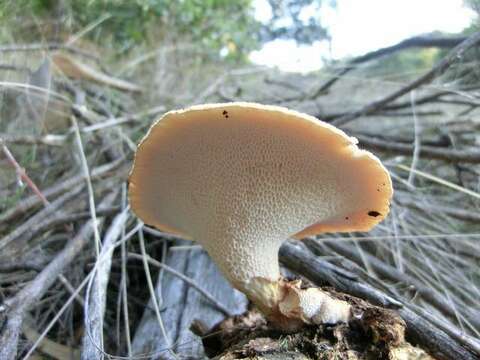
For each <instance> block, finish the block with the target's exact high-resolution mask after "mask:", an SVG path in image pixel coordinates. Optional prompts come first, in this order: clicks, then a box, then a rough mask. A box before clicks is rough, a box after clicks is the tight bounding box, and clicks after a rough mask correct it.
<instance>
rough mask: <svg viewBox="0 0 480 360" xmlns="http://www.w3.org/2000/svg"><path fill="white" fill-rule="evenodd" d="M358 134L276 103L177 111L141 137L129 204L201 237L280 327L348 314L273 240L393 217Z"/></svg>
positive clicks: (380, 171) (375, 164) (365, 226)
mask: <svg viewBox="0 0 480 360" xmlns="http://www.w3.org/2000/svg"><path fill="white" fill-rule="evenodd" d="M356 142H357V141H356V139H355V138H352V137H349V136H347V135H346V134H345V133H344V132H343V131H341V130H339V129H337V128H335V127H334V126H332V125H329V124H327V123H324V122H322V121H319V120H318V119H316V118H314V117H312V116H308V115H305V114H302V113H299V112H296V111H292V110H288V109H285V108H282V107H277V106H265V105H259V104H254V103H226V104H208V105H202V106H193V107H190V108H187V109H183V110H178V111H170V112H168V113H166V114H165V115H164V116H163V117H162V118H160V119H159V120H158V121H157V122H155V124H154V125H153V126H152V127H151V128H150V131H149V132H148V134H147V135H146V136H145V137H144V139H143V140H142V142H141V143H140V145H139V148H138V151H137V153H136V156H135V162H134V166H133V169H132V172H131V174H130V179H129V180H130V185H129V196H130V203H131V206H132V209H133V211H134V212H135V213H136V214H137V215H138V217H140V218H141V219H142V220H143V221H144V222H145V223H147V224H149V225H153V226H155V227H157V228H160V229H163V230H165V231H168V232H172V233H175V234H179V235H182V236H184V237H185V238H190V239H194V240H195V241H197V242H199V243H200V244H201V245H202V246H203V247H204V248H205V249H206V250H207V252H208V253H209V255H210V256H211V258H212V259H213V261H214V262H215V263H216V264H217V265H218V267H219V268H220V270H221V271H222V273H223V274H224V275H225V276H226V277H227V279H228V280H229V281H230V282H231V283H232V285H233V286H234V287H235V288H237V289H238V290H240V291H242V292H244V293H245V294H246V295H247V296H248V298H249V299H250V300H252V301H253V302H254V303H255V304H256V305H257V307H258V308H259V309H260V310H261V311H262V312H263V313H264V314H265V315H266V316H267V318H268V319H269V320H271V321H272V322H273V323H275V324H276V325H277V326H279V327H282V328H284V329H292V328H295V327H296V326H298V324H299V323H335V322H339V321H347V320H348V319H349V317H350V306H349V305H348V304H347V303H346V302H344V301H341V300H337V299H334V298H333V297H331V296H330V295H328V294H327V293H326V292H324V291H322V290H320V289H317V288H310V289H302V288H301V286H300V281H298V280H297V281H294V282H287V281H285V280H283V279H282V277H281V276H280V271H279V264H278V250H279V248H280V245H281V244H282V242H283V241H285V240H286V239H288V238H289V237H295V238H301V237H305V236H309V235H315V234H319V233H324V232H349V231H367V230H369V229H371V228H372V227H373V226H375V225H376V224H377V223H379V222H380V221H381V220H382V219H383V218H384V217H385V216H386V215H387V213H388V211H389V201H390V198H391V196H392V184H391V180H390V176H389V174H388V172H387V170H386V169H385V168H384V167H383V165H382V164H381V163H380V161H379V160H378V159H377V158H376V157H375V156H374V155H372V154H371V153H370V152H367V151H364V150H360V149H358V147H357V145H356Z"/></svg>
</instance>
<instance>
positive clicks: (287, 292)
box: [245, 278, 351, 331]
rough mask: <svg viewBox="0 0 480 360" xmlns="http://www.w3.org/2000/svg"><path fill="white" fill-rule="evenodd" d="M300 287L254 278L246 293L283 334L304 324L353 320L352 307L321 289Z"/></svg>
mask: <svg viewBox="0 0 480 360" xmlns="http://www.w3.org/2000/svg"><path fill="white" fill-rule="evenodd" d="M301 283H302V282H301V280H294V281H290V282H288V281H285V280H284V279H280V280H278V281H268V280H266V279H263V278H254V279H252V281H251V282H250V285H249V287H248V290H247V291H245V293H246V294H247V296H248V298H249V299H250V300H252V302H253V303H254V304H255V305H256V306H257V307H258V308H259V309H260V311H261V312H262V313H263V314H264V315H265V316H266V317H267V319H268V320H269V321H270V322H271V323H272V324H273V325H274V326H276V327H278V328H279V329H281V330H285V331H295V330H298V329H299V328H301V327H302V326H304V325H305V324H336V323H339V322H348V321H349V320H350V317H351V306H350V304H348V303H347V302H346V301H343V300H339V299H336V298H334V297H332V296H331V295H330V294H328V293H327V292H325V291H323V290H321V289H319V288H313V287H312V288H304V289H302V288H301Z"/></svg>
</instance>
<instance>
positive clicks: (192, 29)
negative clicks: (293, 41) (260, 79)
mask: <svg viewBox="0 0 480 360" xmlns="http://www.w3.org/2000/svg"><path fill="white" fill-rule="evenodd" d="M101 17H105V20H104V21H103V22H102V23H101V24H99V25H97V26H95V27H93V29H92V30H91V31H90V32H88V35H87V36H88V37H90V38H93V39H95V42H97V43H99V44H101V45H104V44H105V43H107V44H108V43H110V44H111V43H112V42H113V45H114V46H113V47H114V48H115V49H117V50H120V51H125V50H128V49H130V48H132V47H133V46H135V45H138V44H140V43H143V42H146V41H152V42H158V43H160V42H161V41H162V40H164V39H165V38H168V39H169V40H172V39H173V40H175V39H179V38H181V39H183V40H187V41H191V42H193V43H195V44H196V45H198V46H200V47H201V48H203V49H205V51H206V52H208V51H212V52H215V53H216V54H218V53H219V51H220V50H222V49H224V51H223V52H224V53H225V54H226V55H227V56H230V57H238V56H242V54H247V53H248V52H249V51H251V50H252V49H255V48H257V47H258V45H259V41H258V40H259V39H258V36H256V35H255V34H256V33H257V30H258V28H259V26H260V24H259V23H258V22H257V21H256V20H255V18H254V16H253V7H252V1H251V0H68V1H67V0H65V1H62V0H31V1H29V0H18V1H14V0H10V1H7V2H6V3H5V4H2V3H1V2H0V20H3V21H2V22H3V23H9V25H11V26H10V28H12V26H14V25H15V23H17V24H18V23H19V22H22V20H20V19H22V18H23V19H25V18H30V19H38V18H43V19H44V20H46V21H47V22H48V21H51V20H52V19H55V20H56V21H58V20H59V21H60V22H61V23H62V26H63V27H64V28H66V27H69V26H70V24H72V27H71V28H70V29H68V30H69V31H79V30H81V29H83V28H85V27H87V26H89V25H91V24H94V23H95V22H96V21H98V19H100V18H101ZM102 42H103V44H102Z"/></svg>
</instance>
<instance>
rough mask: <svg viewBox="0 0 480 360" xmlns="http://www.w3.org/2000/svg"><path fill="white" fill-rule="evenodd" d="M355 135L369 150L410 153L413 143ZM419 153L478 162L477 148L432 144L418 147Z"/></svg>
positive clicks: (452, 159)
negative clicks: (436, 145)
mask: <svg viewBox="0 0 480 360" xmlns="http://www.w3.org/2000/svg"><path fill="white" fill-rule="evenodd" d="M355 137H356V138H357V139H358V140H359V142H360V145H361V146H362V147H364V148H367V149H370V150H379V151H386V152H390V153H394V154H397V155H398V154H401V155H412V154H413V149H414V147H413V145H410V144H404V143H399V142H395V141H387V140H382V139H379V138H374V137H366V136H363V135H357V134H355ZM420 155H421V156H424V157H427V158H430V159H437V160H443V161H447V162H454V163H457V162H464V163H470V164H479V163H480V151H479V150H456V149H445V148H438V147H434V146H425V145H422V147H421V148H420Z"/></svg>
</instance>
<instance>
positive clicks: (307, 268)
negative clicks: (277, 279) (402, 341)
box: [279, 241, 480, 360]
mask: <svg viewBox="0 0 480 360" xmlns="http://www.w3.org/2000/svg"><path fill="white" fill-rule="evenodd" d="M279 255H280V261H281V262H282V263H283V264H285V265H286V266H287V267H289V268H291V269H292V270H294V271H295V272H297V273H299V274H301V275H304V276H305V277H307V278H308V279H310V280H312V281H313V282H315V283H317V285H320V284H321V285H324V284H326V283H327V284H330V285H332V286H334V287H335V289H336V290H338V291H341V292H344V293H346V294H350V295H353V296H356V297H359V298H362V299H365V300H367V301H369V302H371V303H372V304H374V305H377V306H383V307H387V308H392V309H395V310H396V311H397V312H398V314H399V315H400V316H401V317H402V319H403V320H404V321H405V323H406V324H407V330H406V336H407V340H409V341H411V342H412V343H414V344H418V345H419V346H420V347H422V348H423V349H424V350H426V351H428V352H429V353H430V354H431V355H432V356H433V357H435V358H436V359H440V360H451V359H456V360H459V359H461V360H475V359H477V360H478V359H480V352H479V351H478V350H476V349H474V347H476V341H475V340H474V339H471V341H469V340H470V339H469V340H467V342H471V343H472V344H471V345H472V347H471V346H467V345H466V344H465V341H464V342H463V343H460V341H458V340H456V339H453V338H452V337H451V336H450V335H448V334H446V333H445V332H444V331H442V330H440V329H439V328H438V327H437V326H435V325H434V324H432V323H431V322H430V321H429V319H427V318H426V317H425V316H424V315H425V312H424V313H422V314H417V313H416V312H415V311H413V310H412V309H410V308H409V307H408V306H404V305H405V304H402V303H400V302H398V301H397V300H396V299H393V298H392V297H391V296H389V295H387V294H385V293H384V292H382V291H381V290H378V289H375V288H373V287H372V286H370V285H367V284H364V283H362V282H360V281H359V279H358V277H357V276H356V275H355V274H353V273H350V272H349V271H347V270H345V269H343V268H341V267H338V266H336V265H334V264H331V263H329V262H326V261H321V260H319V259H318V258H317V257H316V256H315V255H314V254H313V253H311V252H310V251H309V250H307V248H306V247H305V245H303V244H302V243H300V242H293V241H289V242H286V243H284V245H283V246H282V247H281V248H280V254H279Z"/></svg>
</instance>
